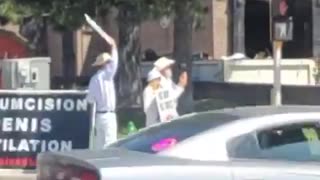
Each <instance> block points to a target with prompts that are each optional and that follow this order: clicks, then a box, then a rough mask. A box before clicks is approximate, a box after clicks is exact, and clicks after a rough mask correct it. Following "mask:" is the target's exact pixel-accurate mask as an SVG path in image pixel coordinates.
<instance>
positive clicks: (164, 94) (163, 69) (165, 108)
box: [154, 57, 188, 121]
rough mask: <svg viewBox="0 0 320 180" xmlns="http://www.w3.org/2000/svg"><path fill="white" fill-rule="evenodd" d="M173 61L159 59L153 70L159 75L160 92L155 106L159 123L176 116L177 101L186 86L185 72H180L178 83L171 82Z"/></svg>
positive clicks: (186, 76) (164, 58)
mask: <svg viewBox="0 0 320 180" xmlns="http://www.w3.org/2000/svg"><path fill="white" fill-rule="evenodd" d="M174 64H175V61H174V60H172V59H168V58H166V57H161V58H159V59H158V60H157V61H156V62H155V63H154V66H155V68H156V69H157V70H158V71H159V72H160V74H161V83H160V84H161V87H162V90H161V92H159V93H158V96H157V104H158V110H159V115H160V120H161V121H169V120H171V119H173V118H175V117H177V116H178V113H177V104H178V103H177V101H178V98H179V97H180V96H181V95H182V93H183V92H184V89H185V87H186V86H187V84H188V75H187V72H182V74H181V75H180V77H179V83H178V84H175V83H174V82H173V81H172V75H173V73H172V66H173V65H174Z"/></svg>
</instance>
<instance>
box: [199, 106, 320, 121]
mask: <svg viewBox="0 0 320 180" xmlns="http://www.w3.org/2000/svg"><path fill="white" fill-rule="evenodd" d="M311 112H313V113H314V112H319V113H320V106H302V105H284V106H246V107H235V108H227V109H220V110H213V111H208V112H204V113H205V114H207V115H210V114H211V115H212V116H214V114H221V115H222V114H224V115H226V117H237V119H247V118H253V117H262V116H270V115H277V114H287V113H311ZM201 114H202V113H198V115H200V116H201ZM196 116H197V115H196ZM226 119H227V118H226ZM230 120H231V119H230ZM232 120H235V119H232Z"/></svg>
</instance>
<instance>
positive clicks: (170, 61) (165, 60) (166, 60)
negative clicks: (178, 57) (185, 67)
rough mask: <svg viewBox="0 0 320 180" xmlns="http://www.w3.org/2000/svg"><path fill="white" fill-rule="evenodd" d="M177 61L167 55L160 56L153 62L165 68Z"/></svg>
mask: <svg viewBox="0 0 320 180" xmlns="http://www.w3.org/2000/svg"><path fill="white" fill-rule="evenodd" d="M174 63H175V61H174V60H173V59H169V58H166V57H161V58H159V59H158V60H157V61H156V62H154V63H153V65H154V66H155V67H156V68H157V69H158V70H159V71H161V70H163V69H164V68H167V67H169V66H172V65H173V64H174Z"/></svg>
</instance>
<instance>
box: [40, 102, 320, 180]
mask: <svg viewBox="0 0 320 180" xmlns="http://www.w3.org/2000/svg"><path fill="white" fill-rule="evenodd" d="M319 137H320V107H312V106H280V107H271V106H262V107H240V108H234V109H223V110H216V111H210V112H203V113H194V114H190V115H186V116H182V117H180V118H178V119H177V120H175V121H172V122H169V123H162V124H158V125H155V126H153V127H150V128H146V129H144V130H142V131H140V132H138V133H136V134H135V135H132V136H130V137H128V138H126V139H123V140H120V141H118V142H116V143H115V144H112V145H111V146H110V147H109V148H107V149H106V150H104V151H91V150H78V151H71V152H60V153H52V152H47V153H42V154H40V155H39V157H38V179H39V180H53V179H59V180H63V179H71V178H74V179H77V178H78V179H81V180H82V179H86V180H89V179H90V180H134V179H139V180H151V179H152V180H160V179H161V180H173V179H178V178H181V179H184V180H198V179H201V180H207V179H208V180H209V179H210V180H211V179H213V178H214V179H221V180H243V179H249V180H254V179H268V180H274V179H279V180H283V179H291V180H292V179H293V180H294V179H304V180H309V179H310V180H313V179H320V164H319V163H318V162H319V161H320V141H319Z"/></svg>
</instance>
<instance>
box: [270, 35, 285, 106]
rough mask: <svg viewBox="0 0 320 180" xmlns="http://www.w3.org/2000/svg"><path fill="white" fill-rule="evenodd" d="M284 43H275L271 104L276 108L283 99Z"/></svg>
mask: <svg viewBox="0 0 320 180" xmlns="http://www.w3.org/2000/svg"><path fill="white" fill-rule="evenodd" d="M282 45H283V42H282V41H274V42H273V59H274V61H273V89H272V92H271V94H272V96H271V97H272V99H271V103H272V105H274V106H280V105H281V104H282V102H281V99H282V95H281V59H282Z"/></svg>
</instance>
